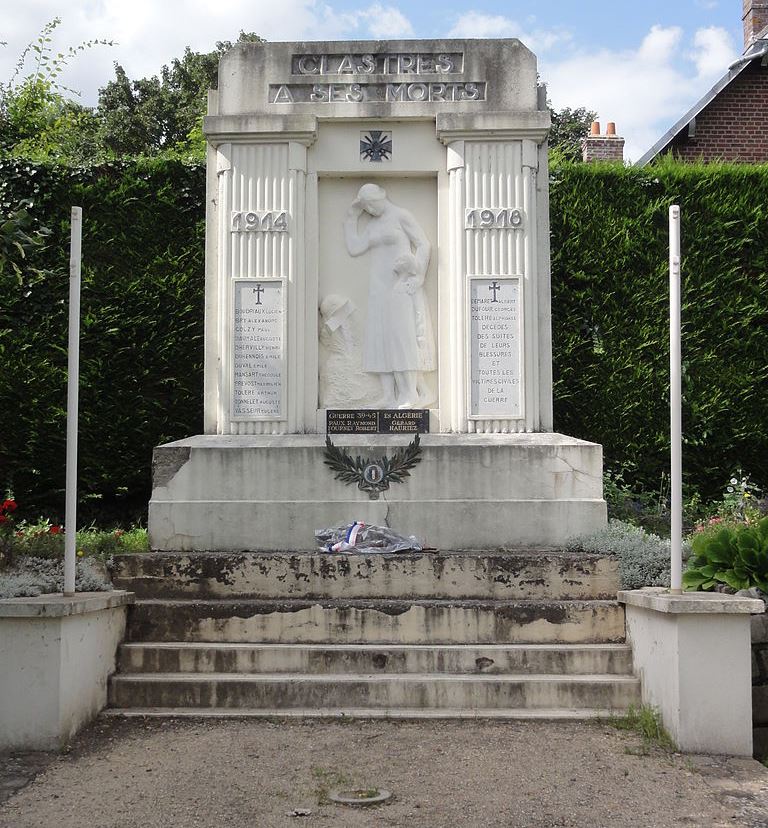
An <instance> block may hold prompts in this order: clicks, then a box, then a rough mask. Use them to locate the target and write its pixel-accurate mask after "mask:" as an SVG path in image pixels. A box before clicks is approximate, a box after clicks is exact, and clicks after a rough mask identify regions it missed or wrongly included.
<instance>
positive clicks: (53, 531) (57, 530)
mask: <svg viewBox="0 0 768 828" xmlns="http://www.w3.org/2000/svg"><path fill="white" fill-rule="evenodd" d="M61 530H62V527H61V526H51V528H50V529H49V530H48V534H49V535H58V534H59V533H60V532H61Z"/></svg>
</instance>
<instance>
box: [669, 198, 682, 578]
mask: <svg viewBox="0 0 768 828" xmlns="http://www.w3.org/2000/svg"><path fill="white" fill-rule="evenodd" d="M681 372H682V350H681V346H680V207H679V206H678V205H677V204H673V205H672V206H671V207H670V208H669V415H670V416H669V425H670V429H669V431H670V444H671V458H670V459H671V463H670V476H669V490H670V501H671V503H670V509H671V511H670V518H671V527H670V540H671V543H670V550H671V556H672V557H671V562H670V563H671V583H670V586H671V591H672V592H673V593H678V594H679V593H680V592H682V572H683V557H682V552H683V548H682V547H683V436H682V404H681Z"/></svg>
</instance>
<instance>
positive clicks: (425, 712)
mask: <svg viewBox="0 0 768 828" xmlns="http://www.w3.org/2000/svg"><path fill="white" fill-rule="evenodd" d="M620 712H621V711H620V710H616V709H613V710H607V709H606V710H598V709H595V708H588V707H583V708H579V709H569V710H564V709H562V708H550V709H545V708H541V709H537V710H529V709H527V708H524V707H523V708H503V709H492V708H487V709H485V710H481V709H478V708H475V709H472V710H467V709H463V710H455V709H451V708H447V707H446V708H440V709H433V708H426V707H423V708H400V709H394V708H379V709H376V708H369V707H338V708H333V707H327V708H309V707H296V708H254V707H237V708H235V707H107V708H105V709H104V710H102V711H101V714H100V715H101V716H104V717H108V718H142V719H146V718H155V719H342V720H349V719H402V720H406V721H409V720H415V721H423V720H425V719H426V720H434V719H459V720H465V719H499V720H512V721H574V720H575V721H584V720H585V719H608V718H610V717H611V716H613V715H616V714H617V713H620Z"/></svg>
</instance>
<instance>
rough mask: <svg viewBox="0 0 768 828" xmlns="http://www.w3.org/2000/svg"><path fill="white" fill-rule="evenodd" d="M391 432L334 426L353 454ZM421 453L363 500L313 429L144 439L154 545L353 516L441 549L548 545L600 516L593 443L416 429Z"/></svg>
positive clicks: (296, 533)
mask: <svg viewBox="0 0 768 828" xmlns="http://www.w3.org/2000/svg"><path fill="white" fill-rule="evenodd" d="M408 439H409V438H408V437H403V436H397V437H392V436H385V435H370V436H365V437H361V436H346V435H336V436H335V437H334V443H335V444H336V445H337V446H339V447H344V448H345V449H346V450H347V452H348V453H349V454H350V455H351V456H352V457H355V456H356V455H361V456H363V457H370V458H371V459H374V458H378V457H381V455H383V454H387V455H390V456H391V455H392V454H393V453H394V451H396V449H397V448H398V447H400V446H403V445H405V444H407V442H408ZM421 446H422V460H421V462H420V463H419V464H418V465H417V466H416V467H415V468H414V469H413V470H412V471H411V474H410V477H408V478H406V479H405V481H404V482H402V483H393V484H392V485H391V487H390V488H389V489H388V490H387V491H385V492H383V493H382V495H381V497H380V499H378V500H371V499H370V497H369V495H368V494H367V493H366V492H364V491H360V490H359V489H358V488H357V486H355V485H354V484H350V485H347V484H344V483H342V482H340V481H338V480H335V479H334V473H333V472H332V471H331V470H330V469H329V468H327V467H326V465H325V464H324V462H323V460H324V452H325V439H324V438H323V437H320V436H315V435H285V436H280V437H266V436H260V437H256V436H253V437H234V436H228V437H224V436H216V435H210V436H208V435H201V436H197V437H192V438H190V439H187V440H179V441H178V442H175V443H169V444H167V445H165V446H159V447H158V448H157V449H155V458H154V489H153V493H152V500H151V502H150V506H149V521H150V522H149V526H150V542H151V545H152V548H153V549H158V550H177V551H193V550H249V549H250V550H253V549H276V550H277V549H288V550H290V549H311V548H312V547H313V544H314V537H313V532H314V530H315V529H321V528H326V527H328V526H336V525H339V524H343V523H351V522H352V521H354V520H362V521H364V522H365V523H375V524H380V525H381V524H385V525H388V526H390V527H392V528H393V529H394V530H395V531H397V532H399V533H401V534H405V535H415V536H416V537H417V538H418V539H419V540H420V541H421V542H422V543H423V544H425V545H428V546H434V547H438V548H441V549H495V548H498V547H520V546H533V545H536V546H558V545H561V544H563V543H564V542H565V541H566V539H567V538H569V537H571V536H573V535H575V534H578V533H581V532H589V531H592V530H594V529H596V528H598V527H599V526H601V525H603V524H604V523H605V519H606V518H605V510H606V507H605V502H604V501H603V499H602V477H601V471H602V456H601V449H600V446H598V445H595V444H594V443H587V442H584V441H582V440H576V439H575V438H573V437H566V436H564V435H562V434H507V435H502V434H495V435H461V436H459V435H452V436H448V435H431V434H427V435H422V437H421Z"/></svg>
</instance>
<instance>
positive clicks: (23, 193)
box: [0, 160, 768, 522]
mask: <svg viewBox="0 0 768 828" xmlns="http://www.w3.org/2000/svg"><path fill="white" fill-rule="evenodd" d="M551 194H552V286H553V301H552V307H553V329H554V371H555V389H554V394H555V425H556V427H557V429H558V430H559V431H563V432H565V433H568V434H573V435H576V436H578V437H583V438H586V439H590V440H595V441H598V442H601V443H603V445H604V448H605V459H606V464H607V465H608V466H609V467H622V468H624V469H625V470H628V472H627V474H625V476H630V477H631V478H633V479H636V480H637V481H638V482H640V483H641V484H643V485H645V486H646V487H649V488H654V489H657V488H659V485H660V482H661V475H662V472H663V470H664V469H665V467H666V464H667V452H668V441H667V417H668V410H667V393H668V392H667V375H668V348H667V324H668V323H667V314H668V308H667V291H668V288H667V258H668V254H667V212H668V207H669V205H670V204H672V203H674V202H677V203H680V204H681V206H682V211H683V240H684V249H683V254H684V269H683V281H684V286H683V288H684V297H685V305H684V309H683V324H684V332H683V336H684V340H683V346H684V361H685V377H684V396H685V411H684V431H685V441H686V446H685V455H684V460H685V473H686V477H687V481H688V482H689V483H690V484H691V485H693V486H695V487H697V488H699V489H701V490H702V492H703V493H704V494H713V493H717V492H719V491H720V488H721V486H722V484H723V481H724V479H725V478H727V477H729V476H730V474H731V472H732V470H733V469H735V468H736V467H738V466H741V467H743V469H744V470H745V471H748V472H750V473H751V474H752V475H753V477H754V478H756V479H757V481H758V482H761V481H762V482H763V483H768V475H766V471H765V470H766V468H768V408H767V407H766V405H765V400H766V376H767V374H768V324H767V323H768V318H766V317H767V310H766V309H767V308H768V221H766V218H767V216H766V212H767V211H768V168H766V167H747V166H743V167H733V166H709V167H705V166H698V165H695V166H679V165H670V164H665V165H663V166H661V167H659V168H656V169H654V170H650V171H648V170H645V171H637V170H623V169H621V168H618V167H615V166H605V167H601V166H585V165H582V164H573V165H570V164H560V165H557V166H556V167H555V168H554V169H553V172H552V191H551ZM25 197H26V198H33V200H34V206H33V208H32V212H33V215H34V216H35V217H36V218H37V219H38V220H39V221H41V222H43V223H44V224H47V225H48V226H49V227H50V228H51V230H52V231H53V232H52V235H51V236H50V237H49V239H48V245H47V248H46V249H45V250H44V251H43V252H41V253H39V254H37V255H36V256H35V258H34V261H32V262H30V265H33V264H34V265H36V266H38V267H41V268H45V269H47V270H48V272H47V274H46V275H45V278H43V279H41V280H39V281H37V282H36V283H34V284H31V285H30V284H28V283H26V282H25V283H24V284H22V285H19V284H18V282H17V281H16V279H15V277H14V275H13V274H12V273H9V272H4V273H2V274H0V275H1V276H2V282H1V287H2V294H1V295H2V300H0V417H2V428H0V487H2V486H3V485H5V484H8V485H11V486H12V487H13V489H14V491H15V493H16V495H17V497H18V498H19V500H20V501H21V502H22V504H23V507H24V509H25V512H26V514H28V515H37V514H39V513H45V514H46V515H48V516H50V517H51V518H52V519H56V518H60V517H61V511H62V508H63V482H64V437H65V411H64V409H65V403H66V348H65V346H66V312H67V309H66V296H67V289H68V232H69V229H68V228H69V207H70V205H72V204H80V205H82V207H83V209H84V215H85V229H84V237H83V253H84V269H83V280H84V281H83V296H82V307H83V330H82V341H81V368H82V388H81V408H80V410H81V436H80V482H81V489H82V490H83V493H84V495H85V498H86V500H85V502H84V503H83V506H82V507H81V508H82V512H81V513H82V515H83V519H84V520H87V519H88V518H89V517H95V518H98V519H99V520H100V521H103V522H106V521H109V520H111V519H120V520H130V519H132V518H135V517H136V516H140V515H141V514H143V512H144V510H145V509H146V502H147V500H148V497H149V491H150V460H151V452H152V447H153V446H154V445H156V444H158V443H160V442H163V441H167V440H171V439H179V438H182V437H185V436H187V435H190V434H194V433H199V431H200V430H201V427H202V349H203V345H202V342H203V253H204V251H203V238H204V222H203V217H204V170H203V168H202V167H201V166H195V165H185V164H183V163H181V162H178V161H168V160H155V161H132V162H122V163H115V164H109V165H103V166H98V167H92V168H85V169H71V168H65V167H56V166H41V165H31V164H27V163H24V162H19V161H9V160H3V161H0V209H2V210H3V212H7V210H8V209H9V208H10V207H12V206H14V205H15V204H16V203H17V202H18V200H19V199H21V198H25ZM6 270H7V268H6Z"/></svg>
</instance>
